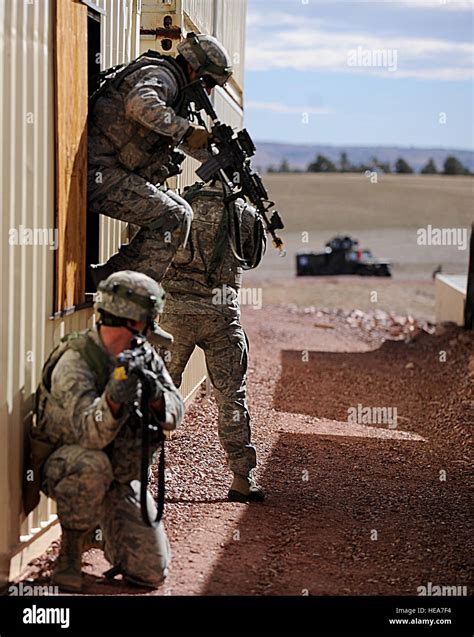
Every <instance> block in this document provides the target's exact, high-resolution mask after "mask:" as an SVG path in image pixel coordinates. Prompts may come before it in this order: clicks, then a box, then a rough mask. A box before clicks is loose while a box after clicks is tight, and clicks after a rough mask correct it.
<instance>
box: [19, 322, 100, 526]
mask: <svg viewBox="0 0 474 637" xmlns="http://www.w3.org/2000/svg"><path fill="white" fill-rule="evenodd" d="M69 349H73V350H75V351H76V352H79V354H80V355H81V357H82V358H83V359H84V360H85V362H86V363H87V365H88V367H89V368H90V369H91V370H92V371H93V372H94V374H95V376H96V378H97V386H98V390H99V392H100V393H102V392H103V391H104V389H105V386H106V384H107V381H108V378H109V373H108V365H109V358H108V356H107V354H106V353H105V352H104V350H103V349H102V348H101V347H99V346H98V345H97V343H95V342H94V340H93V339H92V338H91V337H90V336H89V330H84V331H81V332H73V333H71V334H68V335H67V336H64V337H63V338H62V339H61V342H60V343H59V345H57V346H56V347H55V348H54V349H53V350H52V352H51V354H50V355H49V357H48V359H47V361H46V363H45V364H44V365H43V369H42V372H41V381H40V383H39V385H38V388H37V390H36V395H35V406H34V416H35V419H34V421H33V423H32V424H31V428H30V430H29V431H28V435H27V436H26V440H25V458H24V471H23V476H24V478H23V507H24V510H25V514H26V515H28V514H29V513H30V512H31V511H33V509H35V508H36V507H37V506H38V503H39V500H40V489H41V469H42V466H43V465H44V463H45V462H46V460H47V459H48V458H49V456H50V455H51V454H52V453H53V451H54V450H55V449H56V448H57V446H58V444H56V443H57V442H58V441H54V440H50V439H48V437H47V436H46V435H45V434H44V432H43V431H42V429H43V426H44V421H43V415H44V411H45V407H46V403H47V401H48V397H50V391H51V376H52V374H53V371H54V368H55V367H56V365H57V363H58V361H59V359H60V358H61V356H62V355H63V354H64V353H65V352H66V351H67V350H69Z"/></svg>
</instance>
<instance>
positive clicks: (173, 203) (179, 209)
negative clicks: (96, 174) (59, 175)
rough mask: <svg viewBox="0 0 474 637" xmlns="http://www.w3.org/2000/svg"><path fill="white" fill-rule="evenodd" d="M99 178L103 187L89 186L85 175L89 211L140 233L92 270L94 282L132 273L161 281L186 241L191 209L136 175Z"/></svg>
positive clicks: (111, 172) (113, 173) (107, 173)
mask: <svg viewBox="0 0 474 637" xmlns="http://www.w3.org/2000/svg"><path fill="white" fill-rule="evenodd" d="M100 174H101V175H102V179H103V183H102V184H99V185H97V184H94V185H91V173H89V197H88V205H89V209H90V210H91V211H92V212H96V213H101V214H104V215H107V216H109V217H113V218H115V219H120V220H121V221H127V222H129V223H133V224H136V225H138V226H140V230H139V231H138V233H137V234H136V235H135V236H134V238H133V239H132V241H131V242H130V243H129V244H128V245H126V246H122V247H121V248H120V250H119V251H118V252H117V253H116V254H114V255H113V256H112V257H111V258H110V259H109V260H108V261H107V264H106V265H105V264H104V266H101V267H99V268H94V269H93V278H94V282H95V283H96V284H97V283H98V282H99V281H100V280H102V279H103V278H105V277H106V276H108V275H109V274H111V273H112V272H116V271H118V270H136V271H138V272H143V273H144V274H148V275H149V276H152V277H153V278H154V279H155V280H161V278H162V277H163V275H164V273H165V272H166V270H167V269H168V266H169V264H170V263H171V261H172V259H173V257H174V254H175V252H176V250H177V249H178V248H179V247H180V245H182V244H183V243H185V241H186V239H187V236H188V234H189V228H190V224H191V220H192V208H191V206H190V205H189V204H188V203H187V201H186V200H185V199H183V198H182V197H180V196H179V195H177V194H176V193H174V192H173V191H170V190H166V191H165V190H162V189H159V188H157V187H156V186H154V185H153V184H151V183H150V182H147V181H146V180H145V179H143V178H142V177H140V176H139V175H137V174H135V173H127V172H126V171H124V170H121V169H115V168H114V169H111V168H109V169H103V171H101V173H100ZM118 176H119V177H120V179H117V177H118Z"/></svg>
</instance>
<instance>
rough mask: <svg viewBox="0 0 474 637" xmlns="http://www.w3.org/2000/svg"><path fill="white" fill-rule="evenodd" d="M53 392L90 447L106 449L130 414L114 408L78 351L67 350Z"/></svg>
mask: <svg viewBox="0 0 474 637" xmlns="http://www.w3.org/2000/svg"><path fill="white" fill-rule="evenodd" d="M51 394H52V396H53V399H54V401H55V403H56V404H57V405H58V406H60V407H61V409H60V412H58V417H60V418H61V419H64V424H65V426H69V427H70V428H71V429H72V431H73V432H74V435H75V437H76V439H77V444H79V445H81V446H83V447H86V448H87V449H103V448H104V447H106V446H107V445H108V444H109V443H111V442H112V440H113V439H114V438H115V436H116V435H117V432H118V431H119V429H120V427H121V426H122V424H123V422H124V421H125V420H126V419H127V417H128V415H127V413H126V412H124V410H121V411H120V412H118V413H117V412H116V415H114V413H113V412H112V410H111V407H110V406H109V404H108V402H107V398H106V395H105V392H104V393H103V394H102V395H99V393H98V390H97V386H96V377H95V375H94V374H93V372H92V371H91V370H90V368H89V366H88V365H87V363H86V362H85V361H84V359H83V358H82V357H81V355H80V354H79V353H78V352H75V351H72V350H69V351H67V352H65V353H64V354H63V356H62V357H61V358H60V359H59V361H58V363H57V365H56V367H55V368H54V371H53V374H52V377H51Z"/></svg>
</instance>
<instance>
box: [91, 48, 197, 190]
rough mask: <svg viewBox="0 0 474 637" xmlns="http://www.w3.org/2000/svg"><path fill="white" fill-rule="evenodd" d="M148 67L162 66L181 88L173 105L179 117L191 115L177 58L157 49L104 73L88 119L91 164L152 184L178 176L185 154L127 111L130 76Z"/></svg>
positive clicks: (166, 138) (92, 101)
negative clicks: (131, 174)
mask: <svg viewBox="0 0 474 637" xmlns="http://www.w3.org/2000/svg"><path fill="white" fill-rule="evenodd" d="M149 66H156V67H157V68H162V69H163V70H164V71H165V72H166V73H167V74H169V75H171V76H172V78H173V79H174V81H175V82H176V85H177V97H176V99H175V101H174V102H173V103H172V104H170V105H169V106H170V107H171V108H172V109H173V110H174V112H175V113H176V114H177V115H180V116H181V117H186V115H187V111H188V103H187V100H186V98H185V95H184V91H183V89H184V87H185V85H186V84H187V79H186V76H185V74H184V73H183V71H182V69H181V67H180V66H179V64H178V63H177V62H176V61H175V60H174V58H172V57H169V56H161V55H160V54H158V53H156V52H155V51H148V52H147V53H144V54H143V55H141V56H140V57H139V58H137V59H136V60H135V61H134V62H132V63H130V64H128V65H125V66H123V67H118V68H117V67H114V68H113V69H109V70H108V71H105V72H104V73H105V75H104V76H103V77H104V79H103V84H102V86H100V88H99V89H98V90H97V91H96V92H95V93H94V94H93V95H92V97H91V100H90V118H89V163H90V164H92V165H97V166H101V165H102V166H114V165H117V164H118V165H120V166H122V167H123V168H125V169H126V170H128V171H133V172H135V173H137V174H139V175H140V176H142V177H143V178H145V179H146V180H147V181H150V182H151V183H153V184H159V183H163V182H164V181H165V179H167V178H168V177H170V176H171V175H173V174H177V173H178V172H179V163H180V161H182V158H184V156H183V155H182V153H180V152H179V151H176V150H174V149H175V144H174V143H173V141H172V140H171V138H169V137H164V136H162V135H159V134H158V133H155V132H154V131H152V130H150V129H149V128H146V127H145V126H143V125H141V124H140V123H139V122H137V121H135V120H133V119H130V118H129V117H127V115H126V113H125V107H124V97H125V94H126V92H128V91H129V90H130V89H131V87H130V86H128V85H127V77H128V76H129V75H131V74H132V73H134V72H135V71H137V70H139V69H141V68H144V67H149Z"/></svg>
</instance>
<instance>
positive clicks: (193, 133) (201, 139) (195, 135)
mask: <svg viewBox="0 0 474 637" xmlns="http://www.w3.org/2000/svg"><path fill="white" fill-rule="evenodd" d="M211 137H212V135H211V133H210V132H209V131H208V130H207V128H204V126H197V125H196V124H190V125H189V128H188V130H187V132H186V135H185V136H184V141H185V142H186V143H187V144H188V145H189V146H191V148H194V149H195V150H200V149H203V148H207V146H208V144H209V140H210V139H211Z"/></svg>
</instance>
